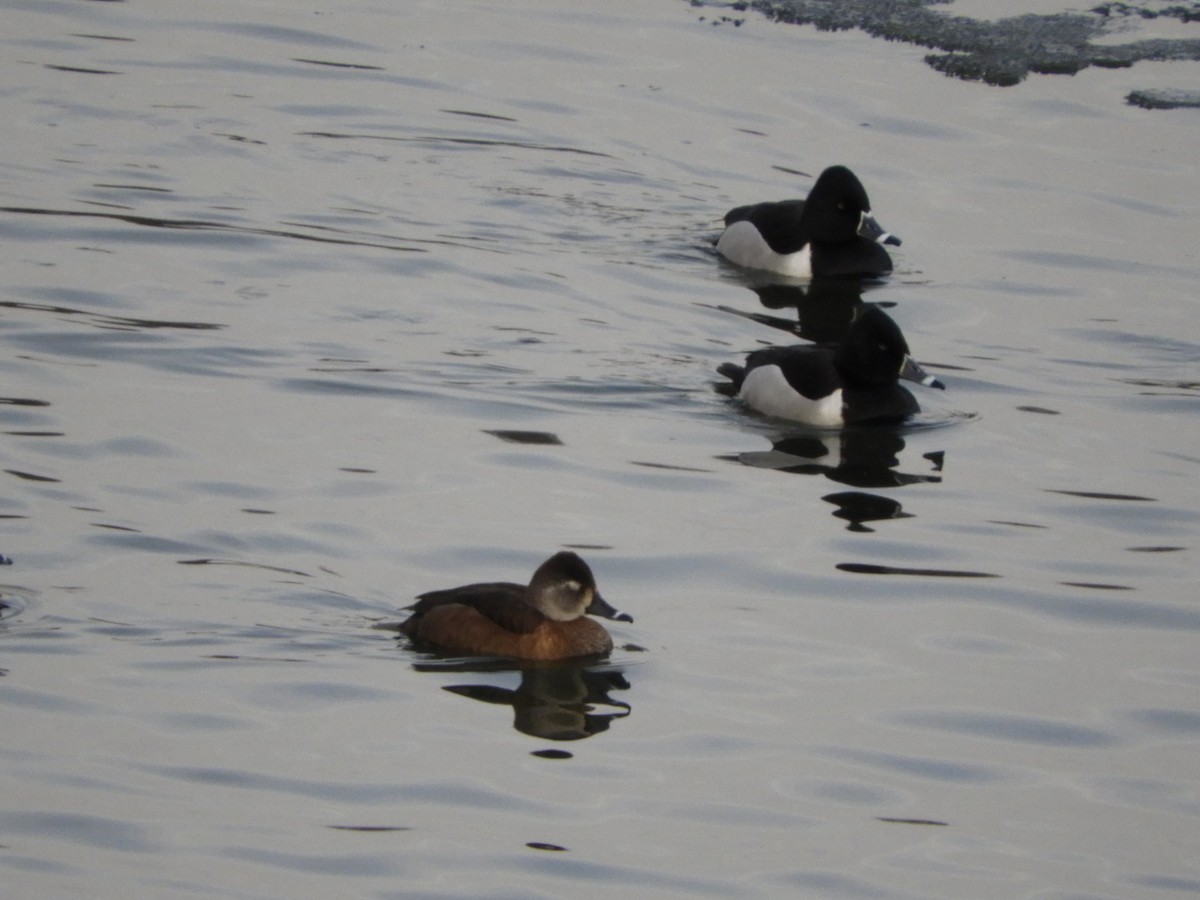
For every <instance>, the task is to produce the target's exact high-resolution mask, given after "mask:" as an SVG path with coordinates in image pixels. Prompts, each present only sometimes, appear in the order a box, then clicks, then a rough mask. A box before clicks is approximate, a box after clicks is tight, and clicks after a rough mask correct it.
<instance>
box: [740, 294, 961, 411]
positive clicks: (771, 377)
mask: <svg viewBox="0 0 1200 900" xmlns="http://www.w3.org/2000/svg"><path fill="white" fill-rule="evenodd" d="M717 372H718V373H719V374H721V375H724V376H725V377H726V378H728V379H729V380H730V382H731V383H730V384H728V385H724V386H722V387H723V388H724V390H723V392H724V393H727V394H729V395H731V396H736V397H738V398H739V399H741V400H742V401H743V402H745V403H746V405H748V406H750V407H751V408H752V409H755V410H757V411H758V412H760V413H764V414H766V415H768V416H775V417H778V418H781V419H791V420H792V421H795V422H803V423H804V424H806V425H814V426H817V427H820V428H841V427H842V426H845V425H857V424H864V423H886V422H901V421H903V420H904V419H906V418H908V417H909V416H911V415H913V414H914V413H917V412H920V409H921V408H920V406H919V405H918V403H917V401H916V398H915V397H913V395H912V394H911V393H909V391H908V390H906V389H905V388H903V387H901V385H900V384H899V379H901V378H903V379H906V380H908V381H914V382H916V383H918V384H922V385H925V386H926V387H932V388H938V389H941V390H944V389H945V387H946V386H945V385H944V384H942V382H941V381H939V380H938V379H937V378H934V377H933V376H932V375H930V374H929V373H927V372H926V371H925V370H924V369H923V368H922V367H921V366H920V365H919V364H918V363H917V362H916V361H915V360H914V359H913V358H912V356H910V355H909V349H908V342H907V341H905V339H904V335H903V334H902V333H901V332H900V327H899V326H898V325H897V324H896V323H895V321H893V319H892V317H891V316H889V315H888V314H887V313H885V312H884V311H883V310H882V309H880V308H879V307H877V306H868V307H865V308H864V310H863V312H862V313H860V314H859V316H858V317H857V318H856V319H855V320H854V322H852V323H851V325H850V327H849V329H848V330H847V331H846V334H845V336H844V337H843V338H842V340H841V342H840V343H838V344H837V345H836V346H828V345H817V344H794V345H788V346H773V347H763V348H761V349H758V350H754V351H753V352H751V353H750V354H749V355H748V356H747V357H746V364H745V365H744V366H739V365H735V364H733V363H723V364H722V365H720V366H718V367H717Z"/></svg>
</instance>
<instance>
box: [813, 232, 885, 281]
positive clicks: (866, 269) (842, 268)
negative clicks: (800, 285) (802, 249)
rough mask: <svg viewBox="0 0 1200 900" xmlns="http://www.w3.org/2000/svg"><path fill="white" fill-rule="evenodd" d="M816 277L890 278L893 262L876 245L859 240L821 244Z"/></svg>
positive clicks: (816, 256) (815, 258)
mask: <svg viewBox="0 0 1200 900" xmlns="http://www.w3.org/2000/svg"><path fill="white" fill-rule="evenodd" d="M812 265H813V274H814V275H820V276H822V277H826V278H863V277H867V276H879V275H890V274H891V271H892V258H891V256H889V255H888V252H887V251H886V250H884V249H883V247H881V246H880V245H879V244H877V243H875V242H874V241H868V240H867V239H866V238H862V237H856V238H854V239H853V240H850V241H845V242H842V243H822V244H818V245H816V247H815V248H814V251H813V261H812Z"/></svg>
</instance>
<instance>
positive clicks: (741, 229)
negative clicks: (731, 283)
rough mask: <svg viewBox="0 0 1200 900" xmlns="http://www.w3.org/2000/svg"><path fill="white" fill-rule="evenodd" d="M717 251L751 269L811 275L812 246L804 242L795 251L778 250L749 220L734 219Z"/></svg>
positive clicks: (802, 276) (802, 275)
mask: <svg viewBox="0 0 1200 900" xmlns="http://www.w3.org/2000/svg"><path fill="white" fill-rule="evenodd" d="M717 252H718V253H720V254H721V255H722V256H724V257H725V258H726V259H727V260H729V261H730V262H735V263H737V264H738V265H739V266H745V267H746V268H748V269H766V270H767V271H768V272H778V273H779V274H781V275H790V276H791V277H793V278H810V277H812V249H811V247H809V245H808V244H805V245H804V246H803V247H801V248H800V249H799V250H797V251H796V252H795V253H787V254H782V253H776V252H775V251H774V250H772V249H771V247H770V245H769V244H767V242H766V241H764V240H763V236H762V235H761V234H759V232H758V229H757V228H755V227H754V226H753V225H751V224H750V223H749V222H734V223H733V224H732V225H730V226H729V227H728V228H726V229H725V232H724V233H723V234H722V235H721V239H720V240H719V241H717Z"/></svg>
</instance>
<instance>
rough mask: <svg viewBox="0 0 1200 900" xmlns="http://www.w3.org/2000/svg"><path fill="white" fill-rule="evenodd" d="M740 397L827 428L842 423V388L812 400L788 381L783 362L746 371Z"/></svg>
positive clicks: (763, 410) (759, 407)
mask: <svg viewBox="0 0 1200 900" xmlns="http://www.w3.org/2000/svg"><path fill="white" fill-rule="evenodd" d="M738 397H740V398H741V399H742V400H744V401H746V403H748V404H749V405H750V406H752V407H754V408H755V409H757V410H758V411H759V412H761V413H766V414H767V415H768V416H777V417H779V418H781V419H791V420H793V421H795V422H807V423H808V424H809V425H819V426H821V427H823V428H837V427H840V426H841V425H842V389H841V388H838V389H837V390H836V391H834V392H833V393H832V394H830V395H829V396H828V397H822V398H821V399H820V400H809V399H808V398H807V397H805V396H804V395H803V394H800V393H797V391H796V389H795V388H793V387H792V386H791V385H790V384H788V383H787V379H786V378H784V377H783V372H782V371H781V370H780V368H779V366H759V367H758V368H755V369H751V370H750V371H749V372H748V373H746V377H745V379H743V380H742V389H741V391H739V392H738Z"/></svg>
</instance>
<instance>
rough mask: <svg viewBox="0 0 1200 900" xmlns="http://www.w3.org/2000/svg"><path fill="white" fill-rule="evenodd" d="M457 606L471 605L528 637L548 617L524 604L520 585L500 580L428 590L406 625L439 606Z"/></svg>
mask: <svg viewBox="0 0 1200 900" xmlns="http://www.w3.org/2000/svg"><path fill="white" fill-rule="evenodd" d="M447 603H457V604H460V605H462V606H469V607H471V608H472V609H474V610H475V611H476V612H478V613H479V614H480V615H483V616H485V617H486V618H488V619H490V620H491V621H493V622H495V623H496V624H497V625H499V626H500V627H501V628H503V629H504V630H505V631H511V632H514V633H516V634H526V633H528V632H530V631H533V630H534V629H535V628H537V627H538V626H539V625H541V624H542V623H543V622H545V621H546V617H545V616H544V615H542V614H541V613H540V612H538V611H537V610H536V609H534V608H533V607H532V606H530V605H529V604H528V603H526V602H525V588H524V587H523V586H522V585H519V584H511V583H509V582H504V581H497V582H491V583H488V584H465V585H463V586H462V587H456V588H447V589H445V590H441V591H427V592H426V593H424V594H421V595H420V596H419V597H417V602H416V603H414V604H413V605H412V606H411V607H409V608H410V609H411V610H412V611H413V613H412V616H411V617H409V619H408V620H407V622H406V623H405V624H406V625H407V624H408V623H409V622H412V623H413V625H414V626H415V624H416V621H417V620H419V619H420V617H421V616H423V615H425V614H426V613H428V612H429V611H430V610H431V609H433V608H434V607H437V606H444V605H445V604H447Z"/></svg>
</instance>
